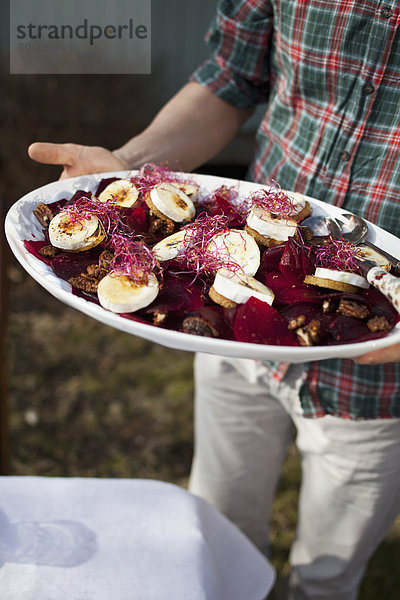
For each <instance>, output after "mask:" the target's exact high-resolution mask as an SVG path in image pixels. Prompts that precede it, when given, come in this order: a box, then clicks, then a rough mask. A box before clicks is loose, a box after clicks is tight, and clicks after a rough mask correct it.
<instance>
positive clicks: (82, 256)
mask: <svg viewBox="0 0 400 600" xmlns="http://www.w3.org/2000/svg"><path fill="white" fill-rule="evenodd" d="M100 252H101V249H100V248H98V247H96V248H93V249H92V250H87V251H86V252H70V253H68V252H61V253H60V254H57V256H55V257H54V258H53V260H52V261H51V268H52V269H53V271H54V273H55V274H56V275H57V277H60V278H61V279H65V280H66V281H68V279H70V278H71V277H77V276H78V275H80V274H81V273H85V272H86V268H87V267H88V266H89V265H93V264H95V263H97V261H98V259H99V254H100Z"/></svg>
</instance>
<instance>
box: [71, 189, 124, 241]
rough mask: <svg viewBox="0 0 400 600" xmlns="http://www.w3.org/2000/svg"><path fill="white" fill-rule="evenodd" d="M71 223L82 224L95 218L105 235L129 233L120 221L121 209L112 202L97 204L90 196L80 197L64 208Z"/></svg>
mask: <svg viewBox="0 0 400 600" xmlns="http://www.w3.org/2000/svg"><path fill="white" fill-rule="evenodd" d="M65 212H67V213H68V215H69V217H70V219H71V221H72V222H73V223H82V224H83V223H84V221H85V219H87V218H88V217H89V218H90V217H92V216H95V217H97V218H98V220H99V221H100V223H101V225H102V227H103V229H104V231H105V233H106V234H107V235H109V236H112V235H113V234H114V233H116V232H117V231H119V232H121V231H125V232H126V233H127V234H128V233H129V228H128V226H127V225H126V224H125V223H124V222H123V220H122V211H121V207H120V206H118V205H117V204H115V203H114V202H110V203H107V202H99V201H98V200H97V198H96V197H95V196H93V195H91V194H88V195H87V196H81V197H80V198H78V200H75V202H74V203H73V204H71V205H70V206H67V207H66V208H65Z"/></svg>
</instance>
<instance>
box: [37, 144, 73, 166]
mask: <svg viewBox="0 0 400 600" xmlns="http://www.w3.org/2000/svg"><path fill="white" fill-rule="evenodd" d="M77 153H78V146H77V145H76V144H50V143H48V142H35V143H33V144H31V145H30V146H29V148H28V154H29V156H30V157H31V158H32V159H33V160H36V161H37V162H41V163H45V164H47V165H71V164H72V163H73V162H74V158H75V157H76V155H77Z"/></svg>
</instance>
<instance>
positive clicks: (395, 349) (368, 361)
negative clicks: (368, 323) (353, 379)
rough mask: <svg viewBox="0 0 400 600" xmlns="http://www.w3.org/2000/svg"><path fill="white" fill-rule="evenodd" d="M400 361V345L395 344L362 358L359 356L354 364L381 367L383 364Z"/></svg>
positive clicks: (364, 355)
mask: <svg viewBox="0 0 400 600" xmlns="http://www.w3.org/2000/svg"><path fill="white" fill-rule="evenodd" d="M399 361H400V344H394V345H393V346H388V347H387V348H382V349H381V350H373V351H372V352H368V353H367V354H363V355H362V356H357V358H355V359H354V362H356V363H358V364H360V365H380V364H382V363H390V362H399Z"/></svg>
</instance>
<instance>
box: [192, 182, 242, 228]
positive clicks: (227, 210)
mask: <svg viewBox="0 0 400 600" xmlns="http://www.w3.org/2000/svg"><path fill="white" fill-rule="evenodd" d="M237 196H238V194H237V192H236V191H235V190H232V189H230V188H228V187H226V186H225V185H223V186H221V187H220V188H218V189H217V190H215V192H213V193H212V195H211V196H210V197H209V198H207V199H206V200H205V202H204V203H203V204H202V205H201V207H200V208H201V209H202V210H204V209H205V210H206V212H207V213H208V214H209V215H211V216H215V215H225V216H226V217H228V224H229V227H231V228H234V229H236V228H242V227H243V226H244V224H245V219H244V217H243V215H242V214H241V213H240V211H239V210H238V209H237V207H236V206H235V204H234V202H235V200H236V199H237Z"/></svg>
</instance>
